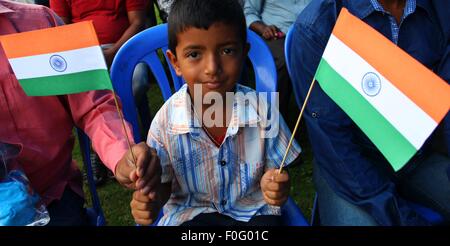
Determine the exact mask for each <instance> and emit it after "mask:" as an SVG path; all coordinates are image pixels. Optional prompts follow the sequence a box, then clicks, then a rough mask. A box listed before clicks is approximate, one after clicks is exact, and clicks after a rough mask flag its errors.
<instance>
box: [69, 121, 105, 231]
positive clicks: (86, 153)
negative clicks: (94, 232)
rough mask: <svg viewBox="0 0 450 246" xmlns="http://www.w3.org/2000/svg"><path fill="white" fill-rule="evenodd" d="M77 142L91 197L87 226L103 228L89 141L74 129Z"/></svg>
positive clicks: (84, 135)
mask: <svg viewBox="0 0 450 246" xmlns="http://www.w3.org/2000/svg"><path fill="white" fill-rule="evenodd" d="M76 130H77V135H78V141H79V144H80V150H81V155H82V157H83V164H84V169H85V171H86V174H87V181H88V186H89V191H90V195H91V201H92V208H87V209H86V212H87V215H88V218H89V224H90V225H95V226H103V225H105V224H106V220H105V216H104V215H103V210H102V207H101V206H100V199H99V198H98V194H97V189H96V185H95V181H94V175H93V172H92V165H91V158H90V154H91V141H90V140H89V137H88V136H87V135H86V134H85V133H84V132H83V131H82V130H81V129H78V128H77V129H76Z"/></svg>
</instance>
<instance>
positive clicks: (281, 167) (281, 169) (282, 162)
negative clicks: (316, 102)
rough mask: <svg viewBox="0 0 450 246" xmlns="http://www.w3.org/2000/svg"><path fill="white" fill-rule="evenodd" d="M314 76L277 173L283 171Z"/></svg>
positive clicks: (312, 85)
mask: <svg viewBox="0 0 450 246" xmlns="http://www.w3.org/2000/svg"><path fill="white" fill-rule="evenodd" d="M315 78H316V77H313V79H312V81H311V86H309V90H308V94H306V98H305V102H304V103H303V105H302V109H301V110H300V114H299V115H298V119H297V123H295V127H294V131H293V132H292V136H291V139H290V140H289V144H288V146H287V148H286V152H284V156H283V160H282V161H281V164H280V169H278V174H280V173H281V172H282V171H283V166H284V162H285V161H286V157H287V154H288V153H289V149H290V148H291V145H292V141H293V140H294V136H295V133H296V132H297V128H298V126H299V124H300V119H301V118H302V115H303V111H305V108H306V104H307V103H308V100H309V96H310V95H311V91H312V88H313V87H314V83H315V82H316V80H315Z"/></svg>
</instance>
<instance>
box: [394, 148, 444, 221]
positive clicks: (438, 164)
mask: <svg viewBox="0 0 450 246" xmlns="http://www.w3.org/2000/svg"><path fill="white" fill-rule="evenodd" d="M448 168H450V158H448V157H447V156H444V155H441V154H433V155H431V156H430V157H428V158H427V159H425V160H423V161H422V162H420V163H419V164H418V165H417V166H416V167H414V169H412V170H411V171H409V172H408V173H405V174H404V175H402V176H401V177H400V178H399V179H400V183H399V190H400V193H401V194H402V195H403V196H404V197H405V198H406V199H408V200H411V201H414V202H417V203H420V204H423V205H424V206H427V207H429V208H432V209H434V210H436V211H437V212H439V213H440V214H441V215H442V216H443V217H444V218H445V220H446V221H450V177H449V175H447V170H448Z"/></svg>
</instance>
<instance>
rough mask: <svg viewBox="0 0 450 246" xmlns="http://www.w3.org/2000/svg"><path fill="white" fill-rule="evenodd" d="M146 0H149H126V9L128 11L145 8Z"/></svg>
mask: <svg viewBox="0 0 450 246" xmlns="http://www.w3.org/2000/svg"><path fill="white" fill-rule="evenodd" d="M147 1H150V0H126V9H127V12H129V11H137V10H145V7H146V4H147Z"/></svg>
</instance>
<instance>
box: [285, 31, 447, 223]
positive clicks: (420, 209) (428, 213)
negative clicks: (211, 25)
mask: <svg viewBox="0 0 450 246" xmlns="http://www.w3.org/2000/svg"><path fill="white" fill-rule="evenodd" d="M293 29H294V26H291V27H290V28H289V30H288V32H287V34H286V41H285V43H284V56H285V59H286V67H287V70H288V73H289V76H291V71H292V68H291V66H290V64H291V44H292V35H293ZM291 78H292V76H291ZM291 82H292V88H293V90H294V95H295V101H296V102H297V105H298V106H299V107H302V104H303V102H302V100H301V99H300V88H299V86H298V85H297V83H296V82H295V81H294V80H293V79H291ZM412 207H413V209H414V210H415V211H416V212H417V213H418V214H420V215H422V217H424V218H426V219H427V220H428V221H429V222H430V223H432V224H440V223H442V222H443V221H444V218H443V217H442V216H441V215H440V214H439V213H437V212H435V211H434V210H432V209H430V208H427V207H424V206H422V205H419V204H416V203H414V204H413V205H412ZM318 208H319V206H318V199H317V194H316V196H315V198H314V206H313V211H312V214H311V225H318V224H319V223H320V221H319V215H318Z"/></svg>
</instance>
